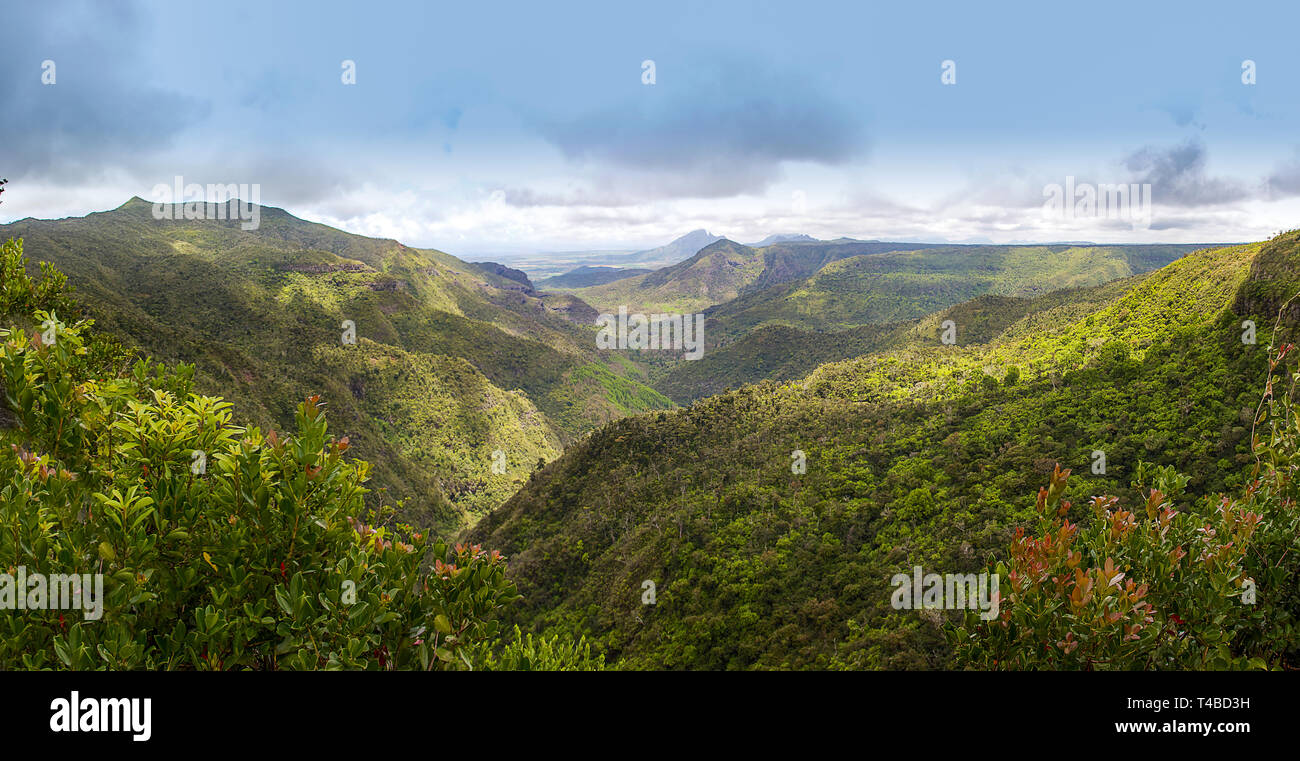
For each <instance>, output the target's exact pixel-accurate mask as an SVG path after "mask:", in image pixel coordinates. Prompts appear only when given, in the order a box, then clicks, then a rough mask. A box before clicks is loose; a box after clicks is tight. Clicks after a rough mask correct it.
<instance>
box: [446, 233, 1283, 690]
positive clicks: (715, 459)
mask: <svg viewBox="0 0 1300 761" xmlns="http://www.w3.org/2000/svg"><path fill="white" fill-rule="evenodd" d="M1298 266H1300V233H1297V232H1292V233H1288V234H1285V235H1282V236H1279V237H1278V238H1275V239H1273V240H1271V241H1269V242H1268V243H1265V244H1255V245H1250V246H1233V247H1226V248H1219V249H1210V250H1204V251H1199V252H1197V253H1195V254H1192V255H1189V256H1186V257H1184V258H1182V259H1179V260H1178V261H1176V262H1174V263H1173V264H1171V265H1169V266H1167V267H1164V268H1162V269H1160V270H1157V271H1155V272H1152V273H1150V274H1148V275H1145V276H1139V277H1136V278H1130V279H1129V280H1126V281H1121V282H1119V283H1113V284H1110V285H1105V286H1100V287H1094V288H1085V289H1075V290H1069V291H1062V292H1058V293H1051V294H1047V295H1045V296H1039V297H1036V298H1032V299H1022V298H1001V299H992V298H987V297H986V298H983V299H978V300H976V301H973V302H970V303H967V304H962V305H959V306H956V307H954V308H952V309H950V310H948V311H947V312H946V313H940V314H935V315H932V316H930V317H927V318H925V319H924V320H920V321H918V322H915V323H913V324H910V325H907V326H897V327H895V328H894V329H893V333H892V334H891V336H890V339H889V340H890V341H891V342H893V348H890V349H888V350H886V351H883V352H880V353H875V354H870V355H868V356H865V357H861V358H859V359H855V360H851V361H847V362H840V363H833V364H829V365H826V366H823V367H821V368H818V369H817V370H816V371H815V372H812V373H811V374H809V375H808V376H807V377H806V378H803V379H802V380H800V381H797V382H791V383H784V384H773V383H762V384H758V385H755V386H748V387H745V388H742V389H739V390H736V391H731V392H728V393H725V394H722V395H719V396H715V397H711V398H707V399H704V400H702V401H699V402H696V403H695V404H694V405H692V406H691V407H690V408H688V409H684V410H680V411H672V412H661V413H655V414H649V415H642V416H638V417H634V418H627V419H624V420H620V421H618V422H615V423H613V424H611V425H609V426H607V427H605V428H603V429H601V430H600V431H598V432H596V433H595V434H593V435H592V436H591V437H589V438H588V439H586V440H584V441H582V442H579V443H578V444H576V445H574V446H573V447H571V448H570V449H569V450H567V451H566V452H565V454H564V456H562V457H561V458H560V459H559V460H557V461H555V462H553V463H550V464H549V465H547V466H546V467H545V468H544V469H543V470H542V471H541V472H539V473H537V474H535V475H534V477H533V478H532V479H531V480H530V481H529V482H528V484H527V485H526V486H525V487H524V488H523V489H522V490H521V491H520V493H519V494H517V495H516V496H515V497H514V498H512V499H511V500H510V501H509V502H508V503H507V504H506V505H504V506H503V507H501V508H499V509H498V510H496V511H494V512H493V513H491V514H490V515H488V516H487V517H485V518H484V519H483V520H482V521H481V522H480V523H479V524H478V526H477V527H475V528H474V529H473V530H472V532H471V534H470V536H471V537H472V538H473V539H474V540H475V541H483V542H484V543H485V544H486V545H489V546H492V547H494V548H498V549H500V550H501V551H503V552H505V553H506V554H508V555H510V556H511V557H512V564H511V569H512V575H513V578H514V579H515V580H516V582H517V583H518V584H519V587H520V591H521V593H522V594H523V595H524V599H525V601H524V602H523V603H522V604H521V607H520V608H518V609H517V617H518V620H519V621H520V622H521V623H523V624H524V625H525V627H528V628H533V629H536V630H549V629H555V630H565V631H580V632H586V633H589V634H591V635H592V636H594V637H595V638H596V640H597V641H598V642H599V643H600V644H601V645H602V646H603V647H604V648H606V650H607V652H608V654H609V656H610V657H611V658H612V659H614V660H617V661H619V662H621V663H623V664H624V665H627V666H631V667H664V668H807V667H824V668H938V667H945V666H950V665H952V664H953V661H952V660H951V658H952V650H951V642H950V640H949V639H948V638H947V637H946V636H945V632H944V617H943V615H942V614H941V613H938V612H933V614H932V613H929V612H928V613H926V614H924V615H918V614H917V613H915V612H912V611H897V610H893V609H892V608H891V607H890V605H889V600H890V594H889V593H890V586H889V579H890V577H891V576H892V575H893V574H895V573H898V572H900V571H907V570H908V569H910V568H911V567H912V566H913V565H922V566H924V567H926V568H934V569H942V570H943V571H947V572H976V571H978V570H980V569H986V568H987V567H988V564H989V563H990V562H991V561H992V560H996V559H999V558H1005V557H1006V548H1007V547H1008V545H1009V544H1010V542H1011V540H1012V538H1013V537H1014V536H1015V534H1014V532H1015V530H1016V528H1017V527H1018V526H1022V525H1025V524H1027V523H1028V522H1029V521H1030V519H1031V517H1032V516H1033V515H1034V510H1035V499H1034V494H1035V492H1037V491H1038V489H1039V487H1040V486H1043V485H1045V484H1047V483H1048V482H1049V480H1051V479H1052V474H1053V472H1054V470H1055V469H1056V468H1057V466H1058V465H1059V466H1060V467H1062V468H1071V469H1073V470H1074V472H1075V474H1076V475H1075V476H1074V477H1073V478H1072V479H1071V480H1070V481H1069V484H1068V486H1067V485H1065V484H1064V482H1062V483H1061V485H1060V487H1059V489H1058V487H1057V486H1053V495H1054V497H1053V498H1054V499H1063V500H1065V501H1073V502H1076V503H1079V504H1082V503H1084V502H1085V501H1086V500H1087V498H1088V497H1089V495H1097V494H1114V495H1118V497H1119V502H1118V503H1116V504H1118V505H1122V506H1123V507H1124V509H1132V508H1133V507H1136V506H1137V505H1139V504H1142V503H1143V500H1144V496H1142V495H1139V494H1138V493H1136V492H1134V490H1133V489H1132V488H1131V485H1132V484H1133V482H1135V481H1137V480H1143V481H1149V478H1150V473H1151V472H1154V470H1153V468H1155V466H1169V467H1171V468H1173V469H1175V470H1176V471H1178V472H1180V473H1182V474H1185V476H1186V480H1185V484H1184V486H1183V487H1182V488H1183V489H1184V490H1185V494H1186V499H1187V500H1195V499H1196V498H1198V497H1202V496H1206V495H1214V494H1216V493H1219V492H1226V491H1234V492H1235V491H1238V490H1240V489H1242V488H1243V487H1244V486H1245V485H1246V483H1247V480H1248V478H1249V469H1250V467H1251V466H1252V464H1253V463H1254V462H1255V457H1254V456H1253V455H1252V454H1251V451H1250V437H1251V431H1252V428H1253V427H1254V424H1255V418H1256V411H1257V409H1259V407H1260V404H1261V393H1262V390H1263V388H1264V382H1265V378H1266V371H1267V368H1268V359H1267V348H1266V347H1267V345H1268V343H1269V341H1270V338H1271V336H1270V332H1271V330H1272V327H1273V325H1274V322H1275V319H1276V318H1277V312H1278V309H1279V308H1280V307H1281V305H1282V303H1284V298H1285V295H1286V294H1288V293H1290V292H1294V290H1300V282H1298V281H1300V278H1297V277H1296V273H1297V267H1298ZM1288 315H1290V316H1289V317H1288ZM1283 316H1284V318H1285V319H1284V320H1283V323H1282V325H1283V328H1284V330H1286V329H1287V328H1289V327H1290V326H1292V325H1294V324H1295V322H1296V319H1295V317H1296V315H1295V312H1294V302H1293V307H1292V311H1291V312H1288V313H1285V314H1284V315H1283ZM944 319H952V320H953V321H954V323H956V327H957V335H958V341H957V345H956V346H943V345H941V344H940V342H939V329H940V325H941V322H942V320H944ZM1246 319H1251V320H1253V321H1254V322H1255V323H1256V324H1257V327H1258V335H1257V336H1256V343H1254V344H1250V343H1245V342H1243V325H1242V323H1243V320H1246ZM875 340H879V337H878V336H873V335H870V334H868V335H866V336H864V344H863V345H864V346H869V345H870V343H871V342H872V341H875ZM975 342H978V343H975ZM1099 454H1100V455H1101V458H1104V462H1102V460H1100V459H1099V457H1098V455H1099ZM800 455H802V456H803V459H804V462H805V467H806V472H799V471H800V470H801V469H800V468H798V467H796V466H797V464H798V462H799V461H800V459H801V458H800ZM1143 463H1146V465H1144V464H1143ZM1098 465H1100V466H1101V467H1100V469H1097V466H1098ZM1142 474H1146V475H1142ZM1140 476H1141V478H1139V477H1140ZM1054 483H1055V482H1054ZM1148 485H1150V484H1149V483H1148ZM1053 504H1055V503H1053ZM1293 540H1294V537H1292V541H1293ZM1274 557H1276V556H1274ZM646 581H653V582H654V584H655V587H656V589H657V601H656V604H654V605H645V604H643V603H642V594H643V591H642V590H643V582H646ZM1275 583H1276V580H1275ZM1277 615H1279V616H1285V615H1287V614H1285V613H1279V614H1277Z"/></svg>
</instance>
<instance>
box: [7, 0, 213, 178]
mask: <svg viewBox="0 0 1300 761" xmlns="http://www.w3.org/2000/svg"><path fill="white" fill-rule="evenodd" d="M4 15H5V25H4V27H5V29H4V31H5V34H4V43H3V45H0V71H2V72H3V73H4V76H3V77H0V113H3V114H4V127H3V136H2V137H0V152H2V153H0V162H3V164H4V166H3V167H2V168H0V169H2V170H3V171H4V172H6V173H8V175H9V176H10V178H11V179H12V178H14V176H15V175H17V176H24V175H33V176H40V177H41V178H42V179H55V180H66V181H71V182H77V181H80V180H83V179H86V178H88V177H93V176H96V175H98V174H100V173H102V172H104V171H106V170H109V169H113V168H116V167H121V166H124V165H126V164H127V163H128V162H130V161H132V160H133V159H134V158H135V157H138V156H140V155H141V154H148V153H151V152H154V151H158V150H161V149H165V148H167V147H168V146H169V144H170V143H171V141H172V140H173V139H174V138H175V137H176V135H177V134H178V133H179V132H180V131H181V130H182V129H184V128H185V127H186V126H188V125H190V124H193V123H195V122H196V121H198V120H200V119H201V118H203V117H204V116H205V115H206V114H207V108H208V107H207V104H206V103H204V102H202V101H199V100H196V99H194V98H190V97H186V96H182V95H178V94H175V93H170V92H165V91H162V90H158V89H156V88H152V87H150V86H149V85H147V84H145V81H146V79H147V75H146V72H147V68H146V67H144V66H142V65H137V64H139V60H140V58H139V56H138V55H137V51H141V50H143V49H144V46H145V45H146V44H147V40H145V39H144V35H143V31H142V30H143V24H144V19H143V14H142V13H141V12H140V11H139V9H138V8H137V7H136V6H135V5H134V4H128V3H95V2H73V1H70V0H69V1H67V2H62V1H58V0H56V1H53V2H40V3H20V4H14V5H12V6H9V7H6V9H5V11H4ZM45 60H51V61H53V62H54V64H55V74H56V83H55V84H53V85H45V84H42V82H41V73H42V62H43V61H45Z"/></svg>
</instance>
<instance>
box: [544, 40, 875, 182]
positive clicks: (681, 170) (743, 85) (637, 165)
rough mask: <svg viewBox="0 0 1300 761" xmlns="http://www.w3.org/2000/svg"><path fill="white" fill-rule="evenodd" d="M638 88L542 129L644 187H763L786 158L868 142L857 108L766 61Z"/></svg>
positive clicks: (667, 75)
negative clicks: (630, 175) (628, 95)
mask: <svg viewBox="0 0 1300 761" xmlns="http://www.w3.org/2000/svg"><path fill="white" fill-rule="evenodd" d="M640 90H641V91H640V93H639V94H638V95H637V96H634V97H631V98H629V99H627V100H626V101H625V102H623V103H621V104H618V105H617V106H614V107H610V108H606V109H602V110H598V111H594V112H588V113H582V114H578V115H576V116H573V117H569V118H563V119H558V120H549V121H546V122H544V123H543V124H541V125H540V126H539V130H540V132H541V134H542V135H543V136H544V137H545V138H546V139H547V140H549V141H550V142H551V143H553V144H554V145H555V146H556V147H557V148H559V150H560V151H561V152H562V153H563V154H564V156H565V157H567V158H568V159H570V160H572V161H575V162H592V163H594V164H596V165H598V166H604V167H607V168H609V169H617V170H619V171H620V172H628V171H631V172H633V173H634V177H635V180H636V181H637V183H638V184H639V185H640V193H641V194H642V195H657V196H682V195H685V196H694V197H726V196H731V195H736V194H739V193H745V192H759V191H762V190H763V189H764V188H766V187H767V186H768V185H769V184H770V183H772V182H774V181H775V180H777V179H779V178H780V177H781V171H780V167H781V164H782V163H783V162H787V161H808V162H815V163H820V164H826V165H839V164H844V163H846V162H848V161H850V160H852V159H854V158H856V157H858V156H859V155H861V154H862V153H863V152H864V151H865V148H866V137H865V135H864V134H863V130H862V126H861V119H860V118H858V116H857V115H856V114H854V113H853V112H852V111H850V110H849V109H847V108H846V107H844V106H843V105H841V104H838V103H836V102H835V101H833V100H831V99H830V98H828V97H826V96H824V95H822V94H820V93H819V92H818V91H817V90H816V88H815V87H814V86H813V85H812V84H811V83H809V82H796V81H791V80H790V78H789V75H786V74H781V73H773V72H770V71H767V70H766V69H765V68H764V66H763V65H762V64H758V63H754V62H749V61H747V62H743V63H742V62H727V63H717V64H711V65H708V66H699V65H697V66H685V67H681V70H675V71H674V72H665V71H662V70H661V71H660V72H659V73H658V83H657V84H655V85H642V86H640ZM647 183H649V184H648V185H647ZM620 184H623V185H627V184H628V183H627V182H626V181H622V182H621V183H620Z"/></svg>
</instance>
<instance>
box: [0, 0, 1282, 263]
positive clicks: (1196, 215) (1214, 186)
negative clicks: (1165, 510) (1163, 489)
mask: <svg viewBox="0 0 1300 761" xmlns="http://www.w3.org/2000/svg"><path fill="white" fill-rule="evenodd" d="M467 5H468V4H467ZM900 5H901V4H892V5H890V6H873V5H867V4H863V3H850V2H838V3H826V2H806V3H800V4H788V3H787V4H775V3H773V4H768V3H758V4H755V3H741V2H724V3H715V4H710V5H709V6H708V7H702V6H703V4H698V3H689V2H660V3H648V4H620V7H612V6H613V4H609V3H598V2H590V3H587V2H583V3H564V4H539V3H528V4H524V3H509V4H506V5H504V6H501V5H496V4H493V5H483V4H477V6H476V7H448V6H441V5H439V6H432V5H429V4H426V3H417V2H406V3H394V4H391V5H383V6H373V7H372V6H357V5H355V4H351V3H347V4H344V3H332V2H277V3H273V4H265V6H263V5H261V4H258V3H252V2H230V3H222V4H219V5H216V6H182V5H180V4H162V3H145V2H138V3H122V4H118V3H114V4H100V3H92V2H73V1H70V0H57V1H55V2H45V3H39V4H23V5H14V6H9V7H7V8H5V10H4V16H5V22H6V23H5V30H6V32H7V34H6V35H5V36H4V42H3V46H2V47H0V107H2V108H3V113H4V114H5V117H6V118H5V120H4V125H3V127H0V176H4V177H7V178H8V179H9V180H10V185H9V188H10V190H11V191H12V192H10V193H8V194H7V195H6V197H5V201H6V202H5V205H4V206H3V207H0V221H10V220H13V219H16V218H20V217H25V216H37V217H59V216H68V215H80V214H85V213H87V212H90V211H98V210H103V209H106V208H112V207H115V206H117V205H118V204H120V203H122V202H123V201H124V200H126V199H127V198H129V197H130V196H133V195H138V196H141V197H145V198H149V197H150V193H151V190H152V189H153V188H154V187H155V186H157V185H160V184H161V185H171V184H172V183H173V180H174V178H175V177H176V176H182V177H184V178H185V181H186V182H196V183H200V184H209V183H216V184H228V183H256V184H258V185H260V187H261V199H262V202H263V203H266V204H269V205H273V206H282V207H284V208H286V209H288V210H289V211H291V212H292V213H294V214H297V215H298V216H302V217H305V218H308V219H313V220H317V221H321V222H325V223H327V224H331V225H335V226H338V227H341V228H343V229H347V230H351V231H354V232H358V233H362V234H366V235H376V236H383V237H392V238H397V239H399V240H402V241H403V242H406V243H409V244H413V245H420V246H433V247H437V248H442V249H445V250H447V251H450V252H452V253H456V254H463V255H472V256H476V257H481V256H486V255H493V254H500V255H509V254H521V253H529V252H536V251H545V250H573V249H582V248H605V249H610V248H629V249H631V248H644V247H649V246H652V245H658V244H661V243H664V242H666V241H667V240H669V239H671V238H673V237H675V236H677V235H679V234H681V233H682V232H685V231H686V230H690V229H696V228H707V229H709V230H711V231H715V232H719V233H721V234H724V235H726V236H728V237H730V238H733V239H736V240H757V239H759V238H762V237H764V236H766V235H767V234H769V233H773V232H780V233H786V232H800V233H807V234H811V235H814V236H816V237H823V238H833V237H839V236H841V235H847V236H853V237H861V238H880V239H909V240H917V239H923V240H934V241H941V240H948V241H971V242H976V241H978V242H999V243H1001V242H1030V241H1061V240H1093V241H1097V242H1144V241H1151V242H1154V241H1164V242H1201V241H1204V242H1209V241H1229V240H1232V241H1235V240H1251V239H1258V238H1261V237H1265V236H1267V235H1269V234H1272V233H1273V232H1276V231H1277V230H1279V229H1284V228H1291V227H1295V226H1296V225H1297V220H1300V130H1297V124H1300V101H1298V100H1297V99H1296V98H1295V93H1296V92H1297V91H1298V90H1300V47H1297V46H1295V45H1294V41H1293V39H1292V37H1293V34H1294V32H1293V30H1294V29H1295V28H1296V27H1297V24H1296V23H1295V22H1297V21H1300V9H1297V8H1296V6H1294V5H1293V4H1286V3H1276V4H1273V5H1270V4H1268V3H1265V4H1252V5H1251V6H1249V7H1239V8H1238V7H1224V6H1222V5H1215V4H1210V3H1205V4H1204V5H1203V6H1201V5H1198V4H1195V3H1186V2H1183V3H1178V4H1177V5H1176V6H1175V5H1173V4H1169V5H1167V6H1166V7H1164V8H1161V7H1157V6H1155V5H1141V6H1139V5H1136V4H1132V3H1096V4H1093V5H1091V6H1089V7H1088V9H1087V12H1086V13H1084V14H1081V13H1079V12H1077V11H1073V10H1068V9H1065V8H1064V7H1056V6H1051V7H1049V6H1044V5H1042V4H1040V3H1034V4H1029V3H1025V4H1022V5H1015V6H1006V5H1004V6H1002V7H1000V8H999V9H997V10H992V9H988V8H985V7H978V6H970V5H969V4H959V3H929V4H925V5H912V6H909V7H898V6H900ZM1175 11H1176V12H1175ZM648 62H653V64H652V65H651V64H649V63H648ZM349 66H350V67H351V68H349ZM349 72H351V75H352V78H353V79H354V83H345V81H346V80H347V79H348V77H349ZM1067 178H1071V179H1070V182H1071V184H1072V185H1073V184H1074V183H1076V182H1077V183H1078V184H1080V185H1083V184H1095V185H1098V186H1100V185H1104V184H1115V183H1123V184H1129V183H1133V184H1149V185H1150V186H1151V196H1152V213H1151V215H1150V220H1149V224H1147V225H1144V226H1142V227H1140V228H1138V227H1135V226H1134V225H1132V224H1130V220H1126V219H1115V218H1107V217H1106V216H1104V215H1095V216H1089V215H1068V216H1054V215H1049V214H1045V213H1043V204H1044V197H1045V195H1044V194H1045V188H1047V187H1048V186H1050V185H1052V184H1061V183H1065V182H1066V181H1067Z"/></svg>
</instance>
